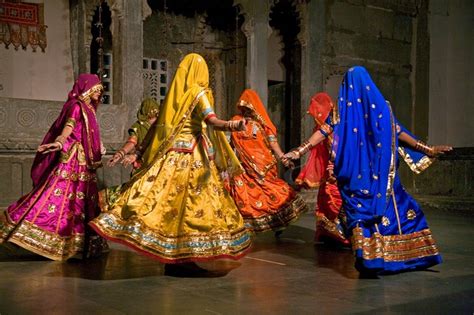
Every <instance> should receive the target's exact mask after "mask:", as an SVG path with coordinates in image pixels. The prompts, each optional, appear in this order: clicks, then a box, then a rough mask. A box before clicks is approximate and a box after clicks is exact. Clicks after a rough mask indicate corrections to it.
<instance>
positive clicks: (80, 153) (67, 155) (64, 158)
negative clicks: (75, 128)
mask: <svg viewBox="0 0 474 315" xmlns="http://www.w3.org/2000/svg"><path fill="white" fill-rule="evenodd" d="M76 152H77V161H78V162H79V165H87V161H86V154H85V153H84V148H83V147H82V144H81V143H80V142H75V143H73V144H72V145H71V147H70V148H69V150H68V151H67V152H64V151H61V154H60V156H59V161H60V162H61V163H68V162H70V161H71V159H72V158H73V157H74V154H76Z"/></svg>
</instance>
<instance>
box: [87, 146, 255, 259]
mask: <svg viewBox="0 0 474 315" xmlns="http://www.w3.org/2000/svg"><path fill="white" fill-rule="evenodd" d="M92 224H93V227H94V228H95V229H96V231H98V232H99V233H100V234H102V235H104V236H105V237H107V238H109V239H111V240H116V241H119V242H122V243H125V244H126V245H129V246H131V247H132V248H134V249H136V250H138V251H140V252H143V253H145V254H148V255H151V256H153V257H155V258H157V259H159V260H161V261H162V262H166V263H176V262H183V261H190V260H194V261H196V260H208V259H212V258H219V257H230V258H239V257H240V256H242V254H243V253H245V251H246V250H247V249H248V248H249V246H250V241H251V240H250V233H249V232H248V231H247V230H246V229H245V228H244V222H243V219H242V217H241V216H240V214H239V212H238V210H237V207H236V206H235V204H234V202H233V200H232V199H231V197H230V195H229V194H228V192H227V191H226V190H225V189H224V187H223V184H222V181H221V180H220V178H219V174H218V171H217V168H216V167H215V165H214V162H213V161H209V160H208V159H207V155H206V153H205V151H204V150H203V148H202V147H201V146H198V147H196V149H195V150H194V152H193V153H192V154H190V153H183V152H177V151H169V152H168V153H167V154H166V155H165V156H163V157H162V158H161V159H160V160H159V161H157V162H156V163H155V164H154V165H153V166H152V167H151V168H150V169H149V170H148V171H147V173H146V174H144V176H142V177H141V178H140V179H139V180H137V181H135V182H133V184H132V185H131V186H129V187H127V186H126V188H125V189H124V190H123V191H122V194H121V197H120V198H119V200H118V201H116V203H115V207H114V208H113V209H111V210H110V211H107V212H105V213H102V214H101V215H100V216H99V217H98V218H97V219H95V220H94V221H93V223H92Z"/></svg>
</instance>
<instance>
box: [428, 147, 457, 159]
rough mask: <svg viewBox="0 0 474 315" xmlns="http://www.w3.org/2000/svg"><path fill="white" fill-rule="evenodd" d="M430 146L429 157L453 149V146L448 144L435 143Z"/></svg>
mask: <svg viewBox="0 0 474 315" xmlns="http://www.w3.org/2000/svg"><path fill="white" fill-rule="evenodd" d="M432 148H433V153H432V154H430V157H436V156H438V155H442V154H444V153H445V152H449V151H452V150H453V147H451V146H449V145H435V146H433V147H432Z"/></svg>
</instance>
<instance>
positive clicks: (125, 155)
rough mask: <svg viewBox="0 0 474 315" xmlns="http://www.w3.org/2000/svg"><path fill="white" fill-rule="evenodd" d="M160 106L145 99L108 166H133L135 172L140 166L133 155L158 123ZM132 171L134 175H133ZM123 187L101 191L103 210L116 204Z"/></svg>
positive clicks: (152, 100)
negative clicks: (124, 140)
mask: <svg viewBox="0 0 474 315" xmlns="http://www.w3.org/2000/svg"><path fill="white" fill-rule="evenodd" d="M159 107H160V105H159V104H158V102H157V101H155V100H154V99H152V98H147V99H144V100H143V102H142V104H141V106H140V109H139V110H138V112H137V120H136V121H135V122H134V123H133V124H132V126H131V127H130V128H129V129H128V138H127V141H126V142H125V143H124V145H123V146H122V147H121V148H120V149H119V150H118V151H117V152H115V154H114V155H113V156H112V157H111V158H110V159H109V161H108V162H107V166H109V167H113V166H115V164H117V163H118V162H121V163H122V164H123V165H124V166H128V165H130V164H133V171H135V170H136V169H137V168H138V167H139V164H138V163H137V162H135V163H132V162H131V161H132V160H134V159H135V157H134V156H133V155H132V154H133V153H135V150H137V149H139V147H140V145H141V143H142V142H143V139H145V135H146V134H147V132H148V130H149V129H150V127H151V125H153V123H154V122H155V121H156V118H157V116H158V112H159ZM133 171H132V174H133ZM121 189H122V185H118V186H113V187H107V188H106V189H103V190H101V191H99V203H100V207H101V208H102V209H109V207H111V206H112V205H113V204H114V202H115V201H116V200H117V198H118V196H119V194H120V190H121Z"/></svg>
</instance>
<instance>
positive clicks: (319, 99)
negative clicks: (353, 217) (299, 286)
mask: <svg viewBox="0 0 474 315" xmlns="http://www.w3.org/2000/svg"><path fill="white" fill-rule="evenodd" d="M333 106H334V105H333V102H332V100H331V97H330V96H329V95H328V94H326V93H317V94H315V95H314V96H313V97H312V98H311V103H310V105H309V109H308V114H310V115H311V116H313V118H314V121H315V123H316V126H315V128H314V132H316V131H317V130H318V129H319V128H320V126H321V125H323V124H324V123H325V121H326V119H327V118H328V116H329V114H330V113H331V111H332V108H333ZM331 145H332V136H331V135H330V136H329V137H327V138H326V139H325V140H324V141H322V142H320V143H319V144H318V145H316V146H315V147H313V148H312V149H311V151H310V155H309V158H308V161H307V162H306V164H305V166H304V167H303V168H302V169H301V172H300V174H299V175H298V178H297V179H296V184H297V185H299V186H302V187H303V188H317V187H319V190H318V199H317V207H316V210H315V215H316V235H315V240H316V241H319V240H320V239H321V237H323V236H326V237H329V238H331V239H333V240H336V241H337V242H340V243H342V244H344V245H348V244H349V240H348V239H347V238H346V237H345V236H344V233H343V231H342V226H341V222H340V219H341V218H343V215H341V214H340V210H341V207H342V199H341V196H340V194H339V189H338V188H337V183H336V180H335V178H334V176H333V175H332V170H333V169H334V165H333V163H332V162H331V160H330V154H329V152H330V150H331Z"/></svg>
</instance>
